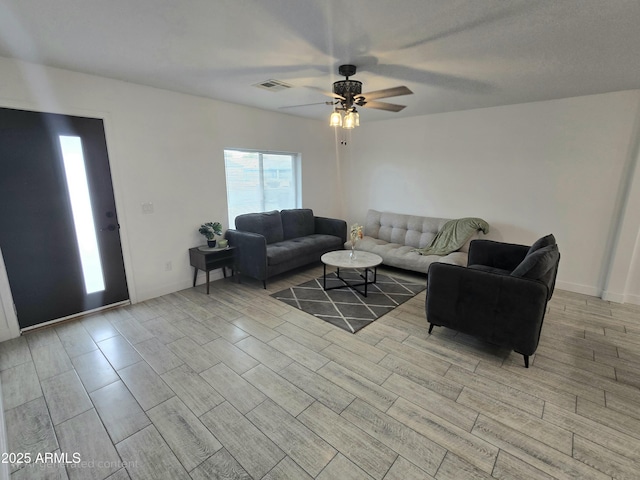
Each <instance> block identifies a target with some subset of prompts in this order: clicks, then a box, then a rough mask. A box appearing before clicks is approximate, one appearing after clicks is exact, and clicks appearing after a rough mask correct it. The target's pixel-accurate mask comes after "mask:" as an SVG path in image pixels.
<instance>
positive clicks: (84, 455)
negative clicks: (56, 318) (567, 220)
mask: <svg viewBox="0 0 640 480" xmlns="http://www.w3.org/2000/svg"><path fill="white" fill-rule="evenodd" d="M320 273H321V268H319V267H318V268H316V267H313V268H311V269H309V270H306V271H303V272H298V273H296V274H294V275H287V276H283V277H282V278H281V279H278V280H277V281H273V282H271V283H270V285H269V290H267V291H265V290H263V289H262V288H261V285H260V284H259V283H258V282H252V281H244V282H243V284H241V285H238V284H236V283H234V282H232V281H229V280H220V281H216V282H214V283H212V286H211V294H210V295H208V296H207V295H206V294H204V286H198V287H196V288H194V289H188V290H184V291H181V292H177V293H174V294H171V295H166V296H163V297H160V298H156V299H153V300H149V301H147V302H144V303H141V304H137V305H133V306H130V307H126V308H122V309H119V310H114V311H110V312H107V313H103V314H99V315H94V316H91V317H87V318H84V319H82V320H78V321H74V322H70V323H66V324H64V325H60V326H57V327H55V328H49V329H46V330H42V331H39V332H36V333H32V334H29V335H25V336H23V337H21V338H18V339H15V340H10V341H8V342H4V343H2V344H0V369H1V381H2V391H3V402H4V409H5V411H4V414H5V421H6V425H7V431H8V442H9V448H10V452H12V453H16V454H17V453H30V454H31V458H32V462H34V461H35V460H36V459H38V457H37V455H38V454H41V455H42V454H44V453H45V452H54V453H56V454H58V455H60V454H61V453H67V457H66V460H67V461H68V462H70V463H68V464H67V466H66V468H64V467H62V468H60V467H55V464H56V462H55V461H54V462H49V464H48V465H49V466H48V467H46V468H45V466H44V465H43V464H42V463H40V464H31V465H30V466H26V467H25V466H24V465H22V466H21V468H16V467H15V466H14V467H13V474H12V478H13V479H22V478H29V479H35V478H67V477H68V478H71V479H75V478H91V479H103V478H112V479H116V478H117V479H126V478H133V479H138V478H139V479H153V480H157V479H163V478H166V479H172V480H175V479H181V478H193V479H208V478H255V479H260V478H268V479H295V480H298V479H308V478H318V479H340V480H348V479H361V478H362V479H365V478H366V479H368V478H375V479H387V480H390V479H405V480H406V479H431V478H436V479H456V480H458V479H482V478H500V479H506V478H511V479H538V478H539V479H550V478H560V479H564V478H579V479H600V478H602V479H607V478H612V477H613V478H616V479H618V478H620V479H623V478H624V479H631V478H634V479H637V478H640V461H639V460H638V459H639V458H640V390H639V387H640V308H639V307H635V306H628V305H617V304H610V303H608V302H605V301H603V300H600V299H597V298H593V297H588V296H584V295H578V294H573V293H568V292H563V291H559V290H557V291H556V293H555V295H554V298H553V300H552V301H551V303H550V307H549V313H548V314H547V317H546V320H545V325H544V328H543V331H542V339H541V342H540V346H539V348H538V351H537V353H536V355H535V356H534V357H532V365H531V368H529V369H525V368H524V366H523V360H522V357H521V356H520V355H518V354H515V353H512V352H505V351H504V350H500V349H496V348H493V347H491V346H489V345H486V344H483V343H481V342H478V341H476V340H474V339H473V338H470V337H467V336H465V335H461V334H456V333H455V332H453V331H450V330H447V329H444V328H436V329H435V330H434V334H433V335H431V336H430V335H428V334H427V323H426V320H425V315H424V295H425V294H424V292H423V293H422V294H420V295H418V296H417V297H415V298H414V299H413V300H411V301H409V302H407V303H406V304H404V305H402V306H401V307H399V308H397V309H396V310H394V311H393V312H392V313H390V314H388V315H387V316H385V317H383V318H382V319H380V320H378V321H377V322H375V323H374V324H372V325H370V326H368V327H366V328H365V329H363V330H361V331H360V332H358V334H356V335H351V334H348V333H346V332H344V331H342V330H340V329H337V328H336V327H333V326H331V325H329V324H326V323H324V322H322V321H320V320H317V319H315V318H313V317H311V316H309V315H307V314H304V313H301V312H299V311H297V310H295V309H293V308H290V307H288V306H286V305H284V304H282V303H280V302H278V301H276V300H274V299H272V298H270V297H269V296H268V295H269V294H270V293H273V292H276V291H278V290H281V289H283V288H286V287H287V286H290V285H295V284H299V283H301V282H303V281H305V280H307V279H310V278H313V277H317V276H319V275H320ZM389 273H391V274H392V275H393V274H398V273H399V272H397V271H392V272H389ZM73 454H76V456H75V457H74V456H73ZM60 460H65V458H60V457H58V458H57V464H58V465H59V464H60V463H59V462H60ZM74 461H80V463H73V462H74Z"/></svg>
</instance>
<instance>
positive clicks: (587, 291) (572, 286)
mask: <svg viewBox="0 0 640 480" xmlns="http://www.w3.org/2000/svg"><path fill="white" fill-rule="evenodd" d="M556 288H559V289H560V290H567V291H568V292H573V293H582V294H583V295H590V296H592V297H600V296H601V295H602V290H601V289H599V288H597V287H593V286H591V285H581V284H579V283H572V282H562V281H560V280H558V281H556Z"/></svg>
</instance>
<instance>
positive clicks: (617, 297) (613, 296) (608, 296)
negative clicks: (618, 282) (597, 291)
mask: <svg viewBox="0 0 640 480" xmlns="http://www.w3.org/2000/svg"><path fill="white" fill-rule="evenodd" d="M602 299H603V300H607V301H608V302H614V303H626V302H627V301H628V300H627V299H626V298H625V295H624V294H622V293H615V292H608V291H604V292H602Z"/></svg>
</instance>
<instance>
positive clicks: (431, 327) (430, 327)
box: [429, 323, 433, 334]
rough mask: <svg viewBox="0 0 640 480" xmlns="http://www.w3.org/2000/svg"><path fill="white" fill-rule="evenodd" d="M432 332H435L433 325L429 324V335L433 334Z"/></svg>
mask: <svg viewBox="0 0 640 480" xmlns="http://www.w3.org/2000/svg"><path fill="white" fill-rule="evenodd" d="M431 330H433V323H430V324H429V334H431Z"/></svg>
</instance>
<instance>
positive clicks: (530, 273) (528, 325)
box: [426, 235, 560, 368]
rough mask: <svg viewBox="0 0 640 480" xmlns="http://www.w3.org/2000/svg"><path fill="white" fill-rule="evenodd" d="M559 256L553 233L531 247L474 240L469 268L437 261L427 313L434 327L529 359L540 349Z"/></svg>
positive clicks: (429, 283)
mask: <svg viewBox="0 0 640 480" xmlns="http://www.w3.org/2000/svg"><path fill="white" fill-rule="evenodd" d="M559 262H560V252H559V251H558V246H557V244H556V240H555V237H554V236H553V235H547V236H545V237H542V238H540V239H539V240H537V241H536V242H535V243H534V244H533V245H531V247H528V246H525V245H516V244H511V243H501V242H495V241H491V240H474V241H472V242H471V245H470V247H469V262H468V266H467V267H461V266H457V265H448V264H444V263H433V264H431V266H430V267H429V271H428V273H427V298H426V313H427V321H428V322H429V324H430V325H429V333H431V331H432V330H433V327H434V326H442V327H448V328H452V329H454V330H457V331H460V332H463V333H466V334H469V335H472V336H475V337H478V338H481V339H483V340H486V341H488V342H490V343H493V344H496V345H499V346H502V347H507V348H511V349H512V350H514V351H515V352H517V353H520V354H521V355H523V357H524V364H525V367H527V368H528V367H529V355H533V354H534V353H535V351H536V349H537V348H538V341H539V339H540V331H541V329H542V322H543V320H544V315H545V312H546V310H547V302H548V301H549V300H550V299H551V296H552V295H553V290H554V287H555V282H556V275H557V273H558V264H559Z"/></svg>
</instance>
